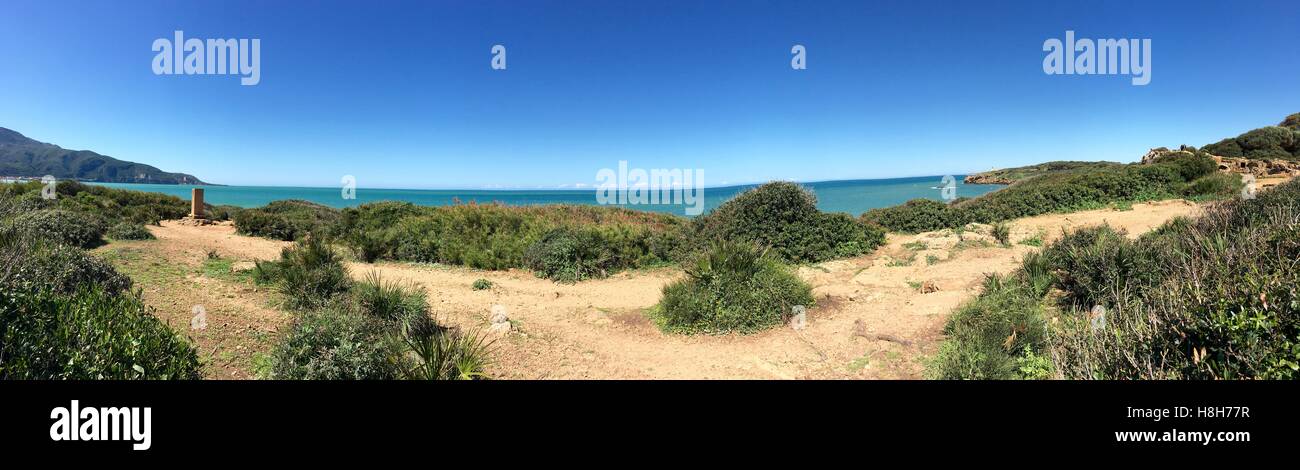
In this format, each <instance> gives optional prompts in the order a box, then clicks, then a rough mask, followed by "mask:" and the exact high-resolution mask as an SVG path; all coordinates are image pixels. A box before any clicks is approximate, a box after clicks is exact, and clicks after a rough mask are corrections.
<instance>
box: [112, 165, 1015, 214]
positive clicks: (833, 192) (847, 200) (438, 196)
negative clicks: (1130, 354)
mask: <svg viewBox="0 0 1300 470" xmlns="http://www.w3.org/2000/svg"><path fill="white" fill-rule="evenodd" d="M942 180H943V177H942V176H922V177H911V178H891V179H867V180H843V181H820V182H812V183H800V184H801V185H802V186H804V187H805V188H808V189H809V190H811V191H812V192H813V194H816V195H817V207H818V208H819V209H821V210H823V211H827V212H844V213H848V214H851V215H854V216H856V215H859V214H861V213H863V212H866V211H868V210H870V209H875V208H878V207H889V206H894V205H898V204H902V203H904V202H907V201H908V200H911V199H918V198H928V199H934V200H941V197H940V196H941V187H942V186H943V182H942ZM956 180H957V188H956V189H957V196H959V197H976V196H979V195H981V194H985V193H989V192H992V191H996V190H998V189H1001V188H1003V187H1005V186H1004V185H995V184H964V183H962V182H961V181H962V175H957V176H956ZM90 184H97V185H100V186H107V187H110V188H119V189H130V190H135V191H148V192H155V193H163V194H170V195H173V196H178V197H180V198H181V199H185V200H189V198H190V189H191V188H195V187H201V188H203V190H204V191H203V194H204V195H203V198H204V201H205V202H207V203H208V204H213V205H233V206H239V207H259V206H264V205H266V204H267V203H269V202H271V201H278V200H282V199H301V200H306V201H311V202H315V203H318V204H323V205H326V206H331V207H338V208H342V207H351V206H357V205H361V204H366V203H369V202H377V201H406V202H411V203H414V204H418V205H425V206H443V205H450V204H456V203H458V202H459V203H468V202H477V203H493V202H498V203H502V204H507V205H533V204H590V205H596V204H598V202H597V198H596V190H595V189H585V190H571V189H554V190H551V189H535V190H496V189H493V190H487V189H379V188H356V189H355V192H353V193H351V194H349V193H347V192H345V191H344V190H343V189H342V188H338V187H335V188H303V187H289V186H190V185H170V184H134V183H90ZM756 186H757V185H740V186H727V187H717V188H704V210H705V211H706V212H707V211H709V210H712V209H713V208H715V207H718V206H719V205H721V204H722V203H724V202H726V201H727V200H729V199H731V198H732V197H735V196H736V195H737V194H740V193H741V192H744V191H746V190H749V189H752V188H754V187H756ZM348 195H351V196H354V197H352V198H347V197H345V196H348ZM612 205H617V204H612ZM622 207H627V208H629V209H634V210H644V211H652V212H663V213H671V214H676V215H690V214H688V211H687V207H685V206H684V205H681V204H637V205H622Z"/></svg>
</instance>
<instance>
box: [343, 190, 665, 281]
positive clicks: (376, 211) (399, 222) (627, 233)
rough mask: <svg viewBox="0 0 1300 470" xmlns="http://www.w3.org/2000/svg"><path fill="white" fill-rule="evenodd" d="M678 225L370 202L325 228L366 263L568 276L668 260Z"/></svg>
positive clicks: (654, 218)
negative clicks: (331, 227) (422, 264)
mask: <svg viewBox="0 0 1300 470" xmlns="http://www.w3.org/2000/svg"><path fill="white" fill-rule="evenodd" d="M682 224H683V221H682V220H681V219H679V218H677V217H673V216H670V215H666V214H652V213H645V212H636V211H631V210H627V209H620V208H612V207H591V206H563V205H552V206H523V207H519V206H505V205H500V204H457V205H452V206H441V207H420V206H414V205H411V204H407V203H376V204H365V205H362V206H359V207H356V208H348V209H344V210H343V212H342V216H341V218H340V222H339V224H338V225H337V226H336V227H335V229H334V230H333V231H332V232H331V233H333V234H334V236H335V237H336V238H337V239H340V240H343V241H344V242H345V243H347V244H348V245H349V246H351V247H352V248H353V249H354V250H356V251H357V254H358V257H359V258H362V259H364V260H367V261H371V260H374V259H394V260H400V261H414V262H425V263H444V264H453V265H463V266H469V267H472V268H478V269H510V268H520V267H530V268H533V269H536V270H537V272H538V274H539V275H541V276H543V277H549V278H553V279H557V280H562V281H566V282H569V281H576V280H581V279H586V278H589V277H601V276H605V275H608V274H610V273H613V272H616V271H619V270H622V269H629V268H636V267H643V266H653V265H657V264H663V263H667V262H669V261H672V260H673V256H674V254H675V253H676V252H677V250H678V246H679V244H680V240H682V236H681V235H680V234H679V233H676V232H679V231H680V226H681V225H682Z"/></svg>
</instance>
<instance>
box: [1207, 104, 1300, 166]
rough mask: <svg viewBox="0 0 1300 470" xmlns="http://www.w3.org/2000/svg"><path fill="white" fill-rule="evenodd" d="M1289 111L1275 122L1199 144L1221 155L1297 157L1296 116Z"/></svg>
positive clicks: (1298, 130)
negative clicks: (1287, 114) (1274, 124)
mask: <svg viewBox="0 0 1300 470" xmlns="http://www.w3.org/2000/svg"><path fill="white" fill-rule="evenodd" d="M1298 115H1300V113H1297V114H1292V115H1290V116H1287V117H1286V119H1283V120H1282V122H1281V123H1280V124H1278V125H1277V126H1269V127H1261V128H1259V129H1253V130H1250V131H1247V132H1245V133H1243V134H1241V135H1239V136H1237V137H1231V138H1227V139H1223V140H1221V141H1218V142H1215V143H1213V144H1209V145H1206V146H1204V147H1201V150H1203V151H1205V152H1208V153H1210V154H1213V155H1218V156H1221V157H1235V158H1241V157H1246V158H1252V159H1282V160H1297V159H1300V124H1297V122H1298V121H1300V118H1297V117H1296V116H1298Z"/></svg>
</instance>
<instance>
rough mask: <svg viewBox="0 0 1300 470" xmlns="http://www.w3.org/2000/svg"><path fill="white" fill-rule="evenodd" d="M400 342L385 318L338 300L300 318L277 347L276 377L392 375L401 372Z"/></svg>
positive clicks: (381, 377) (385, 377) (273, 356)
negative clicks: (398, 361)
mask: <svg viewBox="0 0 1300 470" xmlns="http://www.w3.org/2000/svg"><path fill="white" fill-rule="evenodd" d="M400 354H401V350H400V345H399V344H398V343H397V341H395V340H394V338H392V337H391V336H390V335H389V334H387V332H386V330H385V328H384V326H383V324H382V322H380V321H379V320H377V319H374V318H370V317H367V316H365V315H359V314H357V313H356V312H353V311H351V310H349V309H347V308H344V307H341V306H334V307H331V308H326V309H322V310H319V311H314V312H307V313H304V314H302V315H299V316H298V317H297V318H296V319H294V321H293V324H292V325H291V326H290V327H289V330H288V331H287V332H285V334H284V336H282V337H281V338H280V340H279V342H278V343H277V344H276V346H275V348H274V350H273V351H272V352H271V370H270V378H272V379H279V380H285V379H290V380H367V379H371V380H388V379H395V378H398V369H397V365H396V364H395V363H394V361H393V358H395V357H397V356H399V355H400Z"/></svg>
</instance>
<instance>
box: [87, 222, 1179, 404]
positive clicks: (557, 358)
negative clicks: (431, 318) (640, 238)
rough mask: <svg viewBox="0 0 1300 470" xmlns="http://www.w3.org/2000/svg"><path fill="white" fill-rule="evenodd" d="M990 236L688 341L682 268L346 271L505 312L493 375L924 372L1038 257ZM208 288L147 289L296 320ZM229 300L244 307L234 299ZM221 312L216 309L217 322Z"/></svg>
mask: <svg viewBox="0 0 1300 470" xmlns="http://www.w3.org/2000/svg"><path fill="white" fill-rule="evenodd" d="M1198 211H1200V207H1198V206H1196V205H1193V204H1190V203H1186V202H1183V201H1164V202H1158V203H1153V204H1134V205H1133V209H1132V210H1129V211H1114V210H1097V211H1087V212H1079V213H1073V214H1051V215H1044V216H1039V217H1032V218H1027V219H1022V220H1018V221H1015V222H1013V223H1012V224H1011V225H1012V227H1013V229H1012V240H1013V241H1014V242H1021V241H1023V240H1025V239H1030V238H1042V239H1043V241H1044V242H1048V241H1050V240H1052V239H1054V238H1056V237H1059V235H1060V234H1061V233H1062V230H1063V229H1070V228H1076V227H1080V226H1085V225H1096V224H1101V223H1103V222H1106V223H1110V224H1111V225H1112V226H1116V227H1120V228H1124V229H1126V230H1128V231H1129V233H1130V235H1132V236H1136V235H1137V234H1140V233H1143V232H1146V231H1148V230H1150V229H1152V228H1154V227H1156V226H1159V225H1160V224H1161V223H1163V222H1165V221H1166V220H1169V219H1171V218H1173V217H1176V216H1183V215H1194V214H1196V213H1197V212H1198ZM151 230H152V231H153V232H154V233H155V235H157V236H158V238H159V240H157V241H152V242H132V243H134V244H138V246H134V245H132V246H128V247H127V248H130V249H139V250H143V251H146V252H149V251H151V250H152V251H153V252H159V251H160V252H161V253H160V255H161V256H162V257H164V258H165V259H170V260H176V262H178V263H183V264H186V265H191V266H193V265H199V266H201V265H203V263H204V261H203V260H204V257H205V253H206V252H207V250H208V249H211V248H215V249H217V250H218V252H219V253H222V256H223V257H231V258H234V259H239V260H245V259H272V258H274V257H276V256H278V253H279V250H280V248H281V247H283V246H284V243H282V242H275V241H271V240H264V239H259V238H250V237H242V236H239V235H235V234H234V233H233V228H232V227H229V226H207V227H191V226H182V225H175V224H171V223H164V224H163V226H162V227H154V228H152V229H151ZM986 232H987V230H985V229H980V228H976V229H974V230H970V231H967V232H965V233H963V234H961V235H960V236H958V235H957V234H954V233H953V232H952V231H940V232H931V233H925V234H919V235H898V236H894V235H891V236H890V237H889V241H888V244H887V246H885V247H883V248H882V249H880V250H878V251H877V252H876V253H874V254H872V255H869V256H863V257H858V258H853V259H846V260H837V261H831V262H826V263H821V264H819V265H815V266H805V267H801V268H799V274H800V276H801V277H803V278H804V279H805V280H807V281H808V282H810V283H811V284H812V286H813V291H814V294H815V296H816V298H817V302H818V305H817V306H816V307H815V308H813V309H811V310H809V322H808V326H807V328H806V329H804V330H802V331H794V330H792V329H790V328H787V327H782V328H774V329H772V330H769V331H766V332H763V333H759V334H754V335H748V336H741V335H728V336H681V335H668V334H664V333H661V332H660V331H659V330H658V329H656V328H655V327H654V325H653V324H651V323H650V321H649V320H647V319H646V317H645V316H644V314H643V311H644V310H645V309H646V308H649V307H651V306H653V305H654V304H655V303H657V302H658V301H659V296H660V290H661V289H662V288H663V286H664V285H665V284H667V283H668V282H671V281H672V280H673V279H675V278H676V277H677V276H679V275H680V274H679V273H680V272H679V271H678V270H676V269H667V268H665V269H659V270H641V271H632V272H624V273H620V274H618V275H615V276H612V277H610V278H608V279H603V280H596V281H586V282H582V283H579V284H573V285H564V284H557V283H554V282H551V281H548V280H545V279H539V278H536V277H534V276H533V275H532V274H531V273H528V272H525V271H518V270H514V271H505V272H502V271H478V270H472V269H466V268H461V267H448V266H437V265H415V264H405V263H378V264H373V265H371V264H364V263H355V262H354V263H349V269H350V271H351V273H352V275H353V276H354V277H360V276H363V275H365V274H366V273H367V272H369V271H378V272H379V273H380V274H381V275H382V276H383V277H385V278H386V279H397V280H402V281H405V282H409V283H413V284H417V285H419V286H421V287H423V288H424V289H425V290H426V291H427V292H428V294H429V302H430V305H431V307H432V310H433V312H434V313H435V314H437V315H438V316H439V317H440V319H441V321H443V322H446V323H451V324H456V325H460V326H462V327H469V328H475V327H478V328H482V327H485V326H486V325H487V318H488V314H489V312H490V310H491V307H492V306H493V305H502V306H504V307H505V308H506V310H507V314H508V315H509V316H510V318H511V320H512V322H514V323H515V326H516V329H515V331H514V332H512V333H510V334H508V335H506V336H504V337H501V338H499V339H498V340H497V342H496V346H495V347H496V351H495V354H494V356H493V357H494V360H495V364H494V365H493V366H492V368H491V369H490V373H491V375H493V376H494V377H498V378H526V379H552V378H679V379H686V378H757V379H770V378H780V379H789V378H920V377H921V376H922V373H923V371H924V358H925V357H926V356H928V355H930V354H933V353H934V351H935V349H936V348H937V346H938V343H939V341H940V340H941V339H942V328H943V322H944V319H945V318H946V317H947V315H948V314H949V313H950V312H952V310H953V309H954V308H956V307H957V306H958V305H960V304H961V303H962V302H963V301H965V300H967V299H969V298H971V297H972V296H974V295H975V294H977V293H978V288H979V285H980V283H981V281H982V279H983V277H984V274H985V273H991V272H998V273H1005V272H1009V271H1011V270H1013V269H1014V268H1015V267H1016V266H1017V265H1018V264H1019V261H1020V258H1021V257H1022V256H1023V255H1024V254H1025V253H1027V252H1029V251H1031V250H1035V249H1037V248H1035V247H1032V246H1028V245H1024V244H1020V243H1014V244H1013V245H1012V246H1011V247H1009V248H1004V247H1002V246H1000V245H997V244H996V243H994V242H992V239H991V238H990V237H989V236H988V235H987V233H986ZM113 245H118V244H116V243H115V244H113ZM110 249H112V246H110ZM197 277H198V278H204V277H207V276H205V275H199V276H197ZM478 278H485V279H488V280H490V281H492V283H493V287H492V288H491V289H489V290H483V291H474V290H473V289H471V284H472V283H473V282H474V280H475V279H478ZM206 282H208V281H199V280H190V281H188V283H179V284H178V285H179V286H181V287H183V289H180V290H179V291H178V292H180V293H179V294H170V295H169V294H167V293H164V292H155V293H153V294H150V293H149V289H146V301H150V300H151V299H152V300H153V302H151V305H153V304H154V302H158V303H160V304H162V305H164V306H167V307H168V308H169V309H171V310H177V309H181V308H182V307H184V308H186V309H188V306H187V305H186V304H188V303H190V302H191V300H190V299H191V298H193V297H195V296H196V295H195V294H193V293H192V291H194V290H196V289H197V290H201V291H203V292H206V293H205V294H204V295H206V296H207V297H204V298H203V300H204V301H206V302H211V306H209V307H208V312H209V316H210V318H214V317H215V318H219V320H218V321H219V322H222V323H228V324H230V325H233V326H234V327H235V328H236V329H237V328H238V327H239V326H240V325H245V324H247V325H257V326H254V327H253V328H254V329H258V330H260V331H269V332H273V331H275V329H277V328H279V327H280V326H282V325H283V324H284V322H285V321H286V319H287V314H283V313H280V312H278V311H276V310H274V309H272V308H270V307H268V306H267V305H266V303H267V299H269V294H268V293H266V292H257V291H255V290H252V291H250V290H249V289H252V288H251V287H248V286H247V285H243V286H240V285H238V284H236V286H235V287H226V288H211V287H209V286H208V284H206ZM218 283H223V284H229V283H226V282H221V281H218ZM926 283H929V284H931V285H933V286H937V288H938V291H936V292H931V293H922V292H921V289H920V287H921V286H922V285H923V284H926ZM174 284H175V283H174ZM222 289H235V291H225V290H222ZM239 289H243V290H242V291H241V290H239ZM231 295H234V296H235V297H240V298H242V300H232V299H231ZM214 309H215V310H217V311H218V312H220V313H219V314H218V315H214V313H213V311H214ZM240 309H247V310H246V311H244V310H240ZM160 315H161V316H163V317H164V318H169V319H170V318H181V317H183V318H184V319H185V321H186V322H188V318H189V312H188V310H184V311H183V314H177V313H175V312H170V311H169V313H160ZM209 322H210V324H211V323H212V320H211V319H210V320H209ZM858 324H860V325H861V329H862V330H864V331H865V332H866V333H868V334H872V335H880V336H887V337H890V338H895V339H898V340H901V341H902V342H895V341H890V340H880V339H868V338H865V337H862V336H859V335H855V331H856V330H857V329H858V327H857V326H856V325H858ZM204 334H205V335H208V336H213V337H212V338H209V339H207V340H206V341H208V343H214V342H215V343H216V344H217V345H222V344H227V343H229V344H234V345H235V346H236V347H238V346H241V345H242V346H245V347H249V348H252V347H257V346H258V345H259V344H263V343H264V341H261V342H248V341H243V340H242V339H241V338H243V337H244V336H247V335H244V334H242V333H238V331H236V332H235V333H229V332H227V333H222V334H212V333H204ZM204 341H205V340H204V339H201V338H200V340H199V342H200V345H201V347H211V346H209V345H208V343H204ZM241 341H243V342H241ZM240 364H243V363H240ZM243 367H250V366H247V365H244V366H243ZM243 374H247V371H244V370H240V369H236V370H234V371H233V372H230V373H227V374H226V375H220V374H217V375H216V376H219V377H225V376H231V377H243V376H244V375H243Z"/></svg>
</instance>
